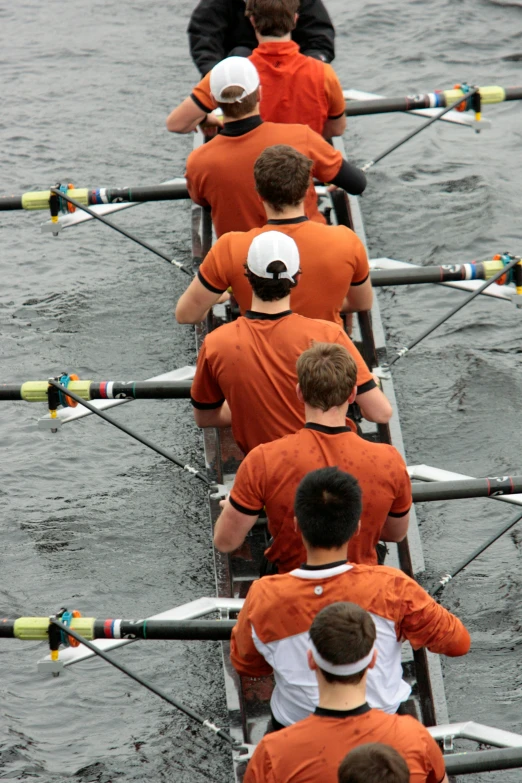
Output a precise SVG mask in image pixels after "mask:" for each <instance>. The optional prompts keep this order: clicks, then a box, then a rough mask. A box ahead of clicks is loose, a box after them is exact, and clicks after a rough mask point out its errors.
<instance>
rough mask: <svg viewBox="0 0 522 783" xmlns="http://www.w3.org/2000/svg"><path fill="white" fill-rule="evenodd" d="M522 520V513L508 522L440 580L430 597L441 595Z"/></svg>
mask: <svg viewBox="0 0 522 783" xmlns="http://www.w3.org/2000/svg"><path fill="white" fill-rule="evenodd" d="M521 519H522V513H520V514H517V516H516V517H515V518H514V519H512V520H511V521H510V522H508V523H507V525H504V527H502V528H501V529H500V530H499V531H498V533H495V534H494V535H493V536H491V538H488V540H487V541H486V542H485V543H484V544H482V545H481V546H479V547H478V548H477V549H475V550H474V551H473V552H472V553H471V555H470V556H469V557H467V558H466V559H465V560H463V561H462V563H460V564H459V565H458V566H457V567H456V568H455V569H454V570H453V571H452V572H451V573H448V574H444V576H442V577H441V578H440V581H439V583H438V585H437V587H435V588H434V589H432V590H431V591H430V595H433V596H435V595H439V593H441V592H442V591H443V590H444V588H445V587H446V585H447V584H448V582H449V581H451V579H454V578H455V577H456V576H457V574H460V572H461V571H463V570H464V569H465V568H466V566H468V565H469V564H470V563H472V562H473V560H476V559H477V557H479V555H481V554H482V553H483V552H485V551H486V549H488V547H490V546H491V544H494V543H495V541H497V540H498V539H499V538H500V537H501V536H503V535H504V533H507V532H508V530H511V528H512V527H515V525H516V524H517V523H518V522H520V520H521Z"/></svg>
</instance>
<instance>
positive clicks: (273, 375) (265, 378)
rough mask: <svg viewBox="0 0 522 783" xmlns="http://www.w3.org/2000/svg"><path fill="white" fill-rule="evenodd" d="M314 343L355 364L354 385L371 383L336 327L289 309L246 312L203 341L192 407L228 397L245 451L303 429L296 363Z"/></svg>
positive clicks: (361, 386) (369, 386)
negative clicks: (337, 349)
mask: <svg viewBox="0 0 522 783" xmlns="http://www.w3.org/2000/svg"><path fill="white" fill-rule="evenodd" d="M312 342H321V343H339V345H344V347H345V348H346V349H347V350H348V351H349V353H350V354H351V356H352V357H353V358H354V360H355V362H356V363H357V386H358V387H359V390H360V391H361V392H365V391H370V389H373V388H374V387H375V381H374V380H373V376H372V374H371V373H370V371H369V369H368V367H367V366H366V363H365V361H364V359H363V358H362V356H361V354H360V353H359V351H358V350H357V348H356V347H355V346H354V344H353V343H352V341H351V340H350V338H349V337H348V336H347V335H346V333H345V332H344V331H343V330H342V329H341V328H340V327H339V326H337V324H332V323H328V322H327V321H316V320H313V319H311V318H304V317H303V316H302V315H297V314H296V313H292V312H291V311H290V310H287V311H285V312H283V313H277V314H276V315H267V314H264V313H253V312H251V311H248V312H247V313H246V314H245V316H241V317H240V318H238V319H237V320H236V321H233V322H232V323H228V324H224V325H223V326H220V327H219V328H218V329H215V330H214V331H213V332H210V334H208V335H207V336H206V337H205V340H204V342H203V345H202V346H201V350H200V352H199V355H198V363H197V367H196V375H195V377H194V380H193V382H192V390H191V399H192V405H193V406H194V407H195V408H200V409H210V408H219V407H220V406H221V405H222V404H223V402H224V400H225V399H226V400H227V402H228V404H229V406H230V410H231V412H232V433H233V435H234V439H235V441H236V443H237V444H238V446H239V447H240V448H241V449H242V450H243V451H244V452H245V453H247V452H249V451H250V450H251V449H253V448H254V447H255V446H257V445H259V444H260V443H266V442H267V441H270V440H275V439H276V438H281V437H282V436H283V435H288V434H289V433H291V432H296V430H298V429H300V428H301V427H302V426H303V425H304V405H303V404H302V403H300V402H299V400H298V399H297V394H296V385H297V371H296V367H295V365H296V362H297V359H298V358H299V356H300V355H301V354H302V352H303V351H306V350H307V348H310V346H311V344H312Z"/></svg>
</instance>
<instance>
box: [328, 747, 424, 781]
mask: <svg viewBox="0 0 522 783" xmlns="http://www.w3.org/2000/svg"><path fill="white" fill-rule="evenodd" d="M337 774H338V780H339V783H369V782H370V781H374V780H375V781H379V783H409V780H410V770H409V769H408V765H407V764H406V761H405V760H404V759H403V757H402V756H401V755H400V753H397V751H396V750H395V748H392V747H390V746H389V745H383V744H382V743H380V742H371V743H369V744H368V745H359V747H357V748H354V749H353V750H351V751H350V752H349V753H348V755H347V756H345V757H344V759H343V760H342V761H341V764H340V766H339V771H338V773H337Z"/></svg>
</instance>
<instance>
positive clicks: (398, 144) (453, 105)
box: [362, 87, 478, 172]
mask: <svg viewBox="0 0 522 783" xmlns="http://www.w3.org/2000/svg"><path fill="white" fill-rule="evenodd" d="M477 92H478V87H473V88H472V89H471V90H470V91H469V92H468V93H466V95H464V96H463V95H461V94H459V98H458V99H457V100H456V101H454V102H453V103H451V104H450V105H449V106H447V107H446V108H445V109H443V110H442V111H440V112H439V113H438V114H436V115H435V116H434V117H430V119H429V120H428V121H427V122H423V123H422V125H420V126H419V127H418V128H415V130H413V131H412V132H411V133H408V134H407V135H406V136H404V137H403V138H402V139H400V140H399V141H397V142H396V143H395V144H392V145H391V146H390V147H388V148H387V149H385V150H384V152H381V154H380V155H377V157H375V158H373V159H372V160H370V161H368V163H366V164H365V165H364V166H363V167H362V170H363V171H365V172H366V171H368V170H369V169H370V168H372V166H375V164H376V163H378V162H379V161H380V160H382V159H383V158H386V157H388V155H389V154H390V153H391V152H394V151H395V150H396V149H398V148H399V147H402V145H403V144H406V142H407V141H409V140H410V139H413V137H414V136H417V134H418V133H422V131H423V130H425V129H426V128H429V126H430V125H433V123H434V122H437V120H440V119H441V117H444V115H445V114H448V112H450V111H452V110H453V109H456V108H457V106H458V105H459V104H461V103H462V101H463V100H464V98H466V99H468V98H472V97H473V96H474V95H475V94H476V93H477Z"/></svg>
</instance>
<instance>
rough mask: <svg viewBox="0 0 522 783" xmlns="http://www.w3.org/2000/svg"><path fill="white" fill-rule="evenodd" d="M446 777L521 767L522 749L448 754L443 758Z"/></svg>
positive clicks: (498, 749) (496, 749)
mask: <svg viewBox="0 0 522 783" xmlns="http://www.w3.org/2000/svg"><path fill="white" fill-rule="evenodd" d="M444 764H445V766H446V772H447V773H448V775H469V774H472V773H473V772H493V771H494V770H496V769H516V768H517V767H522V748H517V747H514V748H495V749H494V750H477V751H474V752H471V753H449V754H448V755H447V756H444Z"/></svg>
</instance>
